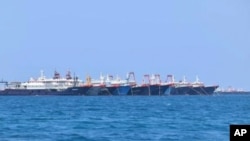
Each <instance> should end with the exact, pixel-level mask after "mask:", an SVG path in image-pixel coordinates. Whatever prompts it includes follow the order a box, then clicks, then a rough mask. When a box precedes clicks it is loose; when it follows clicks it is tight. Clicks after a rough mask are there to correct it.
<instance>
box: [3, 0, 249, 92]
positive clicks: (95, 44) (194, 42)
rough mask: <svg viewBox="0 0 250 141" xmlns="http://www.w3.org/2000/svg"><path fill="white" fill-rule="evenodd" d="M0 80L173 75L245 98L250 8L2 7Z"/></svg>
mask: <svg viewBox="0 0 250 141" xmlns="http://www.w3.org/2000/svg"><path fill="white" fill-rule="evenodd" d="M0 65H1V68H0V78H3V79H5V80H8V81H26V80H28V79H29V78H30V77H31V76H32V77H37V76H39V75H40V70H41V69H43V70H44V71H45V75H46V76H47V77H52V75H53V72H54V70H57V71H59V72H60V73H61V75H65V73H66V71H67V70H68V69H70V70H71V71H72V72H75V73H76V74H77V75H78V76H79V77H80V78H81V79H85V76H86V75H87V74H89V75H91V76H92V77H93V78H98V77H99V74H100V72H102V73H104V74H106V73H109V74H113V75H116V74H118V75H120V76H123V77H125V75H126V73H127V72H129V71H134V72H135V74H136V79H137V81H138V82H141V81H142V77H143V75H144V74H152V73H159V74H161V78H162V79H163V80H165V79H166V75H167V74H173V75H175V77H176V80H180V79H182V76H183V75H185V76H186V78H187V80H189V81H194V80H195V76H196V75H198V76H199V78H200V80H201V81H203V82H205V84H219V85H220V86H222V87H224V88H225V87H227V86H233V87H236V88H243V89H248V90H250V77H249V74H250V1H249V0H156V1H152V0H151V1H147V0H124V1H122V0H119V1H117V0H113V1H110V0H91V1H87V0H85V1H84V0H3V1H0Z"/></svg>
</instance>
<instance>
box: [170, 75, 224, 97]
mask: <svg viewBox="0 0 250 141" xmlns="http://www.w3.org/2000/svg"><path fill="white" fill-rule="evenodd" d="M168 79H169V80H170V81H169V83H171V86H170V88H169V90H168V92H167V93H168V94H169V95H211V94H213V93H214V91H215V90H216V89H217V88H218V87H219V86H218V85H210V86H209V85H207V86H206V85H204V83H203V82H200V81H199V78H198V76H196V81H195V82H193V83H191V82H187V81H186V78H185V76H184V77H183V80H182V81H179V82H175V81H174V77H173V76H172V75H168Z"/></svg>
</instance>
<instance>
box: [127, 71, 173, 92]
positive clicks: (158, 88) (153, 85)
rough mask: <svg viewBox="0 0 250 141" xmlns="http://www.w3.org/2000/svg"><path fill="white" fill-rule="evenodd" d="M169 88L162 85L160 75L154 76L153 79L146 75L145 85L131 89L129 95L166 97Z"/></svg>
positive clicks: (166, 85)
mask: <svg viewBox="0 0 250 141" xmlns="http://www.w3.org/2000/svg"><path fill="white" fill-rule="evenodd" d="M169 86H170V85H169V84H163V83H161V79H160V75H159V74H153V75H152V76H151V77H150V76H149V75H148V74H146V75H144V79H143V83H142V84H141V85H135V86H133V87H131V89H130V90H129V93H128V95H164V94H165V91H166V90H167V89H168V88H169Z"/></svg>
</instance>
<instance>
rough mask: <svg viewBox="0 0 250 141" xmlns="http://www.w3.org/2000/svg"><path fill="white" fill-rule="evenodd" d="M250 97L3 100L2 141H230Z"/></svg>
mask: <svg viewBox="0 0 250 141" xmlns="http://www.w3.org/2000/svg"><path fill="white" fill-rule="evenodd" d="M249 101H250V95H215V96H89V97H88V96H2V97H0V111H1V112H0V140H1V141H16V140H18V141H27V140H32V141H85V140H86V141H129V140H136V141H137V140H138V141H140V140H143V141H145V140H156V141H184V140H185V141H227V140H229V125H230V124H250V108H249V107H250V102H249Z"/></svg>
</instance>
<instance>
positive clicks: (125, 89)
mask: <svg viewBox="0 0 250 141" xmlns="http://www.w3.org/2000/svg"><path fill="white" fill-rule="evenodd" d="M130 88H131V86H118V87H116V89H115V90H114V91H113V93H112V94H113V95H127V94H128V92H129V90H130Z"/></svg>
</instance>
